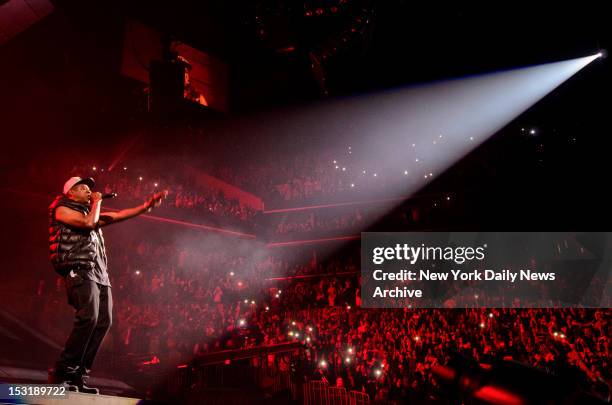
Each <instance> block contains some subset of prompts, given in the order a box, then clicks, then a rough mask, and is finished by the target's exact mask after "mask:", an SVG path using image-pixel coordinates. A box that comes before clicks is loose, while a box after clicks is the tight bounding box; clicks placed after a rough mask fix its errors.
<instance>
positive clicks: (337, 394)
mask: <svg viewBox="0 0 612 405" xmlns="http://www.w3.org/2000/svg"><path fill="white" fill-rule="evenodd" d="M303 394H304V395H303V402H304V405H366V404H369V403H370V397H369V395H368V394H366V393H363V392H359V391H350V392H347V391H346V389H345V388H344V387H330V386H329V384H328V383H327V382H325V381H309V382H307V383H306V384H304V391H303Z"/></svg>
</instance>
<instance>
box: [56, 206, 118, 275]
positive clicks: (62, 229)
mask: <svg viewBox="0 0 612 405" xmlns="http://www.w3.org/2000/svg"><path fill="white" fill-rule="evenodd" d="M60 206H64V207H68V208H70V209H73V210H75V211H79V212H82V213H83V214H85V215H87V214H88V213H89V207H88V206H87V205H85V204H81V203H78V202H76V201H74V200H71V199H69V198H68V197H66V196H63V195H60V196H58V197H57V198H56V199H55V200H54V201H53V202H52V203H51V205H50V206H49V253H50V260H51V264H52V265H53V267H54V268H55V271H56V272H58V273H59V274H60V275H62V276H65V275H66V274H67V273H68V272H69V271H70V270H71V269H83V270H88V271H92V270H94V269H96V266H97V267H98V268H99V267H100V262H101V264H102V265H103V267H104V269H98V270H102V271H103V272H104V273H106V262H107V261H106V249H105V248H104V237H103V236H102V230H101V229H100V228H96V229H80V228H75V227H72V226H69V225H66V224H64V223H62V222H58V221H56V220H55V210H56V209H57V207H60ZM97 243H99V244H100V247H101V249H98V247H97V246H96V244H97ZM97 251H101V252H102V255H101V256H102V257H100V258H99V260H97V259H96V252H97Z"/></svg>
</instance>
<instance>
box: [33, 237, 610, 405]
mask: <svg viewBox="0 0 612 405" xmlns="http://www.w3.org/2000/svg"><path fill="white" fill-rule="evenodd" d="M115 243H116V241H115ZM115 243H113V242H111V243H110V246H109V250H111V249H112V250H111V258H113V259H112V263H111V269H110V271H111V276H112V277H111V282H112V284H113V295H114V300H115V311H114V315H115V320H114V326H113V328H112V329H111V334H110V335H109V338H108V342H105V346H104V347H103V350H107V351H108V350H112V351H114V352H116V353H123V354H125V355H127V354H129V353H132V354H134V353H138V354H140V355H148V356H150V357H151V358H154V359H158V360H159V361H160V362H161V364H164V365H172V364H178V363H179V362H181V361H185V360H189V359H193V358H196V359H197V357H198V356H199V355H203V354H208V353H212V352H215V351H219V350H227V349H234V348H242V347H250V346H255V345H267V344H275V343H281V342H286V341H294V340H299V341H301V342H303V343H304V345H305V347H306V348H307V355H308V359H307V361H306V363H305V364H304V367H305V370H306V374H307V378H309V379H320V380H325V381H328V382H329V383H330V384H331V385H332V386H343V387H346V388H347V389H348V390H357V391H363V392H367V393H368V394H370V397H371V398H373V399H374V398H376V399H381V400H399V399H400V398H415V400H418V399H422V398H425V397H426V396H429V395H433V394H435V392H437V389H438V383H437V382H436V380H435V378H433V375H432V367H433V366H435V365H437V364H445V363H447V362H448V361H449V359H450V356H451V353H455V352H456V353H459V354H461V355H464V356H466V357H468V358H471V359H473V360H475V361H477V362H479V363H490V362H492V361H493V360H494V359H512V360H516V361H519V362H521V363H525V364H528V365H530V366H533V367H536V368H540V369H543V370H546V371H547V372H549V373H553V374H562V373H567V372H568V370H571V372H574V373H575V374H576V376H577V377H576V378H579V379H580V381H581V383H582V385H583V386H584V387H585V388H586V389H595V390H598V392H604V388H602V387H605V384H606V382H607V383H609V382H610V377H611V375H610V370H611V367H610V358H611V357H610V354H611V353H610V349H611V348H610V336H612V333H611V332H612V326H611V324H610V311H606V310H594V309H504V310H501V309H500V310H487V309H477V308H474V309H458V310H442V309H408V308H405V309H390V310H378V309H363V308H361V302H360V298H359V297H360V291H359V277H358V274H357V273H358V271H359V267H358V265H357V264H356V263H358V260H357V259H356V258H355V257H353V258H351V259H349V258H348V257H342V258H334V259H329V260H324V261H319V260H318V258H317V256H316V252H315V251H313V252H312V253H311V254H304V255H301V256H302V259H301V260H302V261H301V262H295V261H293V262H292V260H290V259H287V258H286V257H285V258H283V257H282V256H283V255H281V254H272V253H270V252H266V251H259V252H257V254H253V252H248V251H247V250H244V253H243V254H235V252H232V251H231V250H230V249H210V250H207V249H198V247H197V245H195V244H191V243H190V244H184V245H183V246H180V245H179V246H177V245H176V244H175V243H165V244H164V243H154V242H151V241H149V240H141V241H132V242H128V243H121V244H119V245H116V244H115ZM297 256H299V255H296V257H297ZM349 256H351V255H349ZM283 275H284V276H287V277H285V278H284V279H283V280H270V278H274V277H278V276H283ZM58 285H61V284H58ZM49 287H50V288H47V290H49V291H48V294H49V297H55V301H56V302H55V304H53V305H51V306H50V307H49V311H50V312H54V311H55V312H57V313H61V311H57V307H58V305H59V306H61V305H65V304H63V303H62V302H60V303H58V300H57V297H58V295H57V294H58V291H60V289H59V288H55V285H53V286H49ZM38 294H39V295H40V296H45V287H44V285H42V286H41V285H39V286H38ZM63 315H64V316H65V314H63ZM57 316H58V315H56V317H57ZM44 319H45V323H48V322H49V320H50V319H53V314H51V315H50V317H47V315H45V318H44ZM41 327H43V328H44V326H41Z"/></svg>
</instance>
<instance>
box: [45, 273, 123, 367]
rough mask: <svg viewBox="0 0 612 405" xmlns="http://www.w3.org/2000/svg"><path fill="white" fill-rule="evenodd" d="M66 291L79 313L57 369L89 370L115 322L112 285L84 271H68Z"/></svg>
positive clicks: (69, 300)
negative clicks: (93, 277)
mask: <svg viewBox="0 0 612 405" xmlns="http://www.w3.org/2000/svg"><path fill="white" fill-rule="evenodd" d="M72 274H74V273H72ZM66 292H67V294H68V303H69V304H70V305H71V306H72V307H74V309H75V310H76V313H75V320H74V326H73V328H72V332H71V333H70V336H69V337H68V340H67V341H66V345H65V346H64V350H63V351H62V353H61V354H60V358H59V360H58V361H57V362H56V364H55V370H56V373H58V374H67V373H68V374H74V373H76V374H81V375H82V374H87V373H88V371H89V370H90V369H91V367H92V365H93V362H94V359H95V358H96V354H97V353H98V349H99V348H100V345H101V344H102V341H103V340H104V337H105V336H106V333H107V332H108V330H109V329H110V326H111V323H112V312H113V298H112V294H111V289H110V287H108V286H103V285H100V284H98V283H96V282H94V281H91V280H85V279H83V278H82V277H81V276H80V275H76V276H71V275H68V276H66Z"/></svg>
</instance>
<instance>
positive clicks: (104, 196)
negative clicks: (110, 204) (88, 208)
mask: <svg viewBox="0 0 612 405" xmlns="http://www.w3.org/2000/svg"><path fill="white" fill-rule="evenodd" d="M115 197H117V193H108V194H102V199H103V200H106V199H109V198H115Z"/></svg>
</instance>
